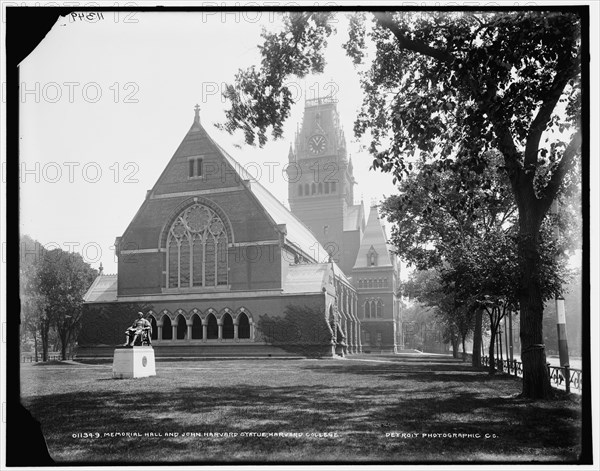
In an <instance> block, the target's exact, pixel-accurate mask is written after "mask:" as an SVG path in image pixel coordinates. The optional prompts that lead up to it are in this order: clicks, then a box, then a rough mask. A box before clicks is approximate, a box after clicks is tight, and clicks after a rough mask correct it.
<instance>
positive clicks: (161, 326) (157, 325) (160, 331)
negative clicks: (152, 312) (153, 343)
mask: <svg viewBox="0 0 600 471" xmlns="http://www.w3.org/2000/svg"><path fill="white" fill-rule="evenodd" d="M156 327H157V328H158V333H157V334H156V340H162V328H163V323H162V321H161V322H157V323H156Z"/></svg>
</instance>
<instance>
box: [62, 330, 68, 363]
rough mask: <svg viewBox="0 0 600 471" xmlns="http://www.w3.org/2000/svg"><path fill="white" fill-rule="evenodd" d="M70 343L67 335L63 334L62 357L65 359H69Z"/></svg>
mask: <svg viewBox="0 0 600 471" xmlns="http://www.w3.org/2000/svg"><path fill="white" fill-rule="evenodd" d="M68 345H69V341H68V339H67V335H61V337H60V358H61V360H63V361H64V360H66V359H67V347H68Z"/></svg>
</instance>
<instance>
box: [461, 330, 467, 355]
mask: <svg viewBox="0 0 600 471" xmlns="http://www.w3.org/2000/svg"><path fill="white" fill-rule="evenodd" d="M466 337H467V336H466V335H461V341H462V350H463V351H462V357H463V361H466V360H467V349H466V348H465V340H466Z"/></svg>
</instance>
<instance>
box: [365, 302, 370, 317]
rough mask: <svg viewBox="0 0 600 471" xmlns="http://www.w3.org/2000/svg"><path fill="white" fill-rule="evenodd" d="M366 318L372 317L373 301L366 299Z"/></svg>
mask: <svg viewBox="0 0 600 471" xmlns="http://www.w3.org/2000/svg"><path fill="white" fill-rule="evenodd" d="M364 308H365V319H370V318H371V301H365V306H364Z"/></svg>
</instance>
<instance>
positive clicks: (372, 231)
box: [354, 206, 393, 268]
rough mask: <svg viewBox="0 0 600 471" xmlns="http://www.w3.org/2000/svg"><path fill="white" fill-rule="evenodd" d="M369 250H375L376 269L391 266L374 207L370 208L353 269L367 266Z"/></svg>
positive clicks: (381, 228)
mask: <svg viewBox="0 0 600 471" xmlns="http://www.w3.org/2000/svg"><path fill="white" fill-rule="evenodd" d="M371 248H372V249H371ZM370 250H375V252H376V253H377V266H378V267H391V266H393V265H392V255H391V254H390V252H389V251H388V244H387V238H386V236H385V232H384V230H383V227H382V225H381V221H380V220H379V214H378V213H377V207H375V206H372V207H371V211H370V212H369V220H368V221H367V226H366V227H365V233H364V234H363V237H362V240H361V241H360V248H359V249H358V255H357V256H356V262H355V263H354V268H363V267H368V266H369V265H368V263H367V262H368V260H367V254H368V253H369V251H370Z"/></svg>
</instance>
